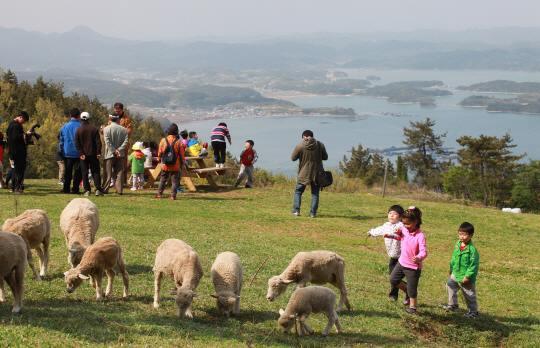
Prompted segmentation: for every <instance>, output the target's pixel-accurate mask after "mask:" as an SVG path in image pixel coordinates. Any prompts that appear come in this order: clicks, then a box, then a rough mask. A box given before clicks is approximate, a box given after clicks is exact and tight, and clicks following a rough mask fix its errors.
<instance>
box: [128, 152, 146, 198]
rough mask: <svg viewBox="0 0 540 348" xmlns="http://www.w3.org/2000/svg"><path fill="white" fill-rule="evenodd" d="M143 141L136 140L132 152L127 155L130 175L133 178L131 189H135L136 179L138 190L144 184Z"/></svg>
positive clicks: (144, 159)
mask: <svg viewBox="0 0 540 348" xmlns="http://www.w3.org/2000/svg"><path fill="white" fill-rule="evenodd" d="M143 146H144V145H143V143H142V142H140V141H138V142H136V143H135V145H133V148H132V149H133V152H132V153H131V155H129V158H128V161H129V162H131V175H132V178H133V187H132V188H131V191H137V181H138V182H139V188H138V189H139V190H142V188H143V186H144V162H145V161H146V155H145V154H144V152H143V150H144V149H143Z"/></svg>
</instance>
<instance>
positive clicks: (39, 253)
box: [36, 245, 45, 277]
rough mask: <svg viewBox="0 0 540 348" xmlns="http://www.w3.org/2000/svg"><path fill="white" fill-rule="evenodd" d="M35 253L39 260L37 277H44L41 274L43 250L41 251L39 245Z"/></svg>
mask: <svg viewBox="0 0 540 348" xmlns="http://www.w3.org/2000/svg"><path fill="white" fill-rule="evenodd" d="M36 253H37V256H38V259H39V270H40V271H39V275H40V276H42V277H44V276H45V275H44V274H43V261H44V260H43V250H41V247H40V246H39V245H38V246H37V247H36Z"/></svg>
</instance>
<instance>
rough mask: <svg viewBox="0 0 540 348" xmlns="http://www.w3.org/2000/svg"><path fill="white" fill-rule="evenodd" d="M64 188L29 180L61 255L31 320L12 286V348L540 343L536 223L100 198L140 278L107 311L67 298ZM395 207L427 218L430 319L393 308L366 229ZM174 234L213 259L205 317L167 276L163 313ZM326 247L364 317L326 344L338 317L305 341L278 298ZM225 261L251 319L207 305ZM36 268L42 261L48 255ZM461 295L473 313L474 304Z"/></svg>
mask: <svg viewBox="0 0 540 348" xmlns="http://www.w3.org/2000/svg"><path fill="white" fill-rule="evenodd" d="M59 189H60V187H59V186H58V185H56V181H54V180H28V181H27V190H28V193H27V194H24V195H22V196H20V197H19V200H18V211H19V214H20V213H21V212H22V211H24V210H26V209H37V208H39V209H43V210H45V211H46V212H47V214H48V215H49V217H50V219H51V221H52V232H51V233H52V245H51V257H50V264H49V271H48V274H47V276H46V277H45V278H44V280H43V281H41V282H38V281H36V280H33V279H32V273H31V270H30V269H29V267H27V272H26V279H25V286H26V292H25V297H24V307H23V309H22V311H21V313H18V314H13V313H11V309H12V307H13V297H12V295H11V292H10V291H9V290H7V299H6V302H4V303H0V346H6V347H7V346H11V347H17V346H32V347H49V346H73V347H79V346H87V345H88V346H116V345H124V346H152V347H154V346H163V347H168V346H183V347H208V346H217V347H256V346H271V347H290V346H297V345H298V344H299V345H301V346H303V347H312V346H314V347H323V346H324V347H338V346H339V347H340V346H422V347H424V346H433V347H457V346H459V347H461V346H470V347H492V346H499V347H526V346H529V347H535V346H538V345H539V342H540V303H539V302H540V286H539V285H540V267H539V264H538V259H539V256H540V252H539V250H540V248H539V247H540V238H539V237H540V233H539V231H538V230H539V226H540V216H538V215H528V214H511V213H503V212H500V211H497V210H492V209H479V208H474V207H467V206H463V205H453V204H445V203H435V202H420V201H413V200H407V199H393V198H391V197H389V198H385V199H382V198H380V197H376V196H374V195H372V194H366V193H360V194H334V193H326V192H322V193H321V201H320V202H321V203H320V209H319V213H318V218H317V219H309V218H308V217H307V213H308V212H309V199H310V197H309V196H310V195H309V194H305V195H304V202H303V209H302V216H301V217H293V216H290V215H289V214H288V213H289V211H291V209H292V191H291V190H276V189H251V190H248V189H232V188H230V187H221V188H220V189H219V190H212V189H209V188H206V189H203V190H201V191H198V192H195V193H183V194H179V195H178V200H177V201H171V200H169V199H168V195H166V196H164V199H161V200H157V199H154V198H153V197H154V195H155V190H143V191H142V192H140V191H139V192H136V193H132V192H131V191H129V190H127V191H126V194H125V195H124V196H117V195H115V194H114V193H113V194H110V195H108V196H106V197H94V196H92V197H89V198H90V199H91V200H92V201H93V202H94V203H96V205H97V206H98V208H99V211H100V220H101V226H100V229H99V231H98V233H97V236H96V237H105V236H112V237H114V238H116V240H117V241H118V242H119V243H120V245H121V246H122V249H123V255H124V259H125V261H126V264H127V270H128V272H129V274H130V280H131V286H130V295H129V297H128V298H127V300H122V281H121V277H117V278H116V280H115V286H114V291H113V293H112V295H111V296H109V298H107V299H105V300H104V301H103V302H101V303H97V302H96V301H95V291H94V290H93V289H92V288H91V287H90V285H89V283H88V282H86V283H85V284H83V285H82V286H81V287H80V288H78V289H77V290H76V291H75V292H74V293H73V294H68V293H67V292H66V291H65V288H66V286H65V283H64V276H63V273H64V272H65V271H66V270H68V269H69V266H70V265H69V264H68V262H67V254H68V252H67V248H66V245H65V241H64V237H63V234H62V232H61V231H60V229H59V219H60V214H61V212H62V210H63V209H64V207H65V206H66V205H67V204H68V203H69V202H70V200H71V199H73V198H75V196H72V195H61V194H58V193H57V192H58V190H59ZM113 192H114V191H113ZM165 193H167V191H166V192H165ZM79 197H81V196H79ZM165 197H166V198H167V199H165ZM392 204H401V205H402V206H403V207H407V206H409V205H416V206H418V207H419V208H420V209H422V211H423V213H424V224H423V225H422V230H423V231H424V233H425V235H426V238H427V246H428V253H429V256H428V258H427V259H426V260H425V261H424V269H423V271H422V278H421V279H420V284H419V295H418V299H419V312H420V315H419V316H418V317H414V316H410V315H407V314H405V313H404V312H403V311H402V308H403V306H402V304H401V303H402V301H403V298H402V297H401V294H400V301H399V302H398V303H395V302H393V301H390V300H389V299H388V297H387V293H388V291H389V284H388V266H387V264H386V262H385V260H384V258H383V255H382V254H381V251H380V250H379V246H378V245H377V241H376V240H375V239H373V238H370V239H366V237H365V235H366V233H365V232H367V231H369V230H370V229H371V228H374V227H376V226H379V225H381V224H382V223H384V222H385V221H386V212H387V209H388V207H389V206H390V205H392ZM14 214H15V210H14V199H13V196H12V195H11V194H10V193H8V190H0V220H1V223H3V221H4V220H5V219H7V218H12V217H14ZM463 221H469V222H471V223H473V224H474V226H475V229H476V233H475V235H474V238H473V242H474V244H475V245H476V247H477V248H478V250H479V252H480V261H481V263H480V273H479V276H478V279H477V291H478V299H479V305H480V316H479V317H478V318H476V319H474V320H467V319H465V318H463V314H464V313H465V310H464V309H462V310H461V311H460V312H459V313H446V312H445V311H444V310H442V309H441V308H440V307H441V305H443V304H446V302H447V300H446V292H445V282H446V280H447V278H448V269H449V265H448V263H449V260H450V257H451V253H452V250H453V246H454V244H455V242H456V240H457V227H458V226H459V224H461V223H462V222H463ZM168 238H178V239H181V240H184V241H185V242H187V243H188V244H189V245H191V246H192V247H193V248H194V249H195V250H196V251H197V252H198V254H199V256H200V257H201V260H202V263H203V267H204V271H205V275H204V277H203V279H202V280H201V284H200V286H199V288H198V289H197V292H198V293H199V294H200V295H202V297H199V298H196V299H194V302H193V309H194V319H188V318H179V317H177V316H176V304H175V302H174V298H173V297H172V296H170V295H167V293H168V292H169V291H170V290H172V289H173V288H174V284H173V282H172V281H170V280H167V279H166V280H164V281H163V288H162V297H161V307H160V308H159V309H157V310H156V309H154V308H153V306H152V303H153V281H154V276H153V272H152V267H153V264H154V257H155V253H156V250H157V247H158V246H159V245H160V244H161V243H162V242H163V241H164V240H165V239H168ZM380 242H381V245H383V248H384V244H383V241H382V240H380ZM319 249H325V250H330V251H334V252H336V253H338V254H339V255H341V256H342V257H343V258H344V259H345V261H346V263H347V266H346V269H345V279H346V282H347V289H348V292H349V300H350V302H351V305H352V309H351V310H346V309H344V311H343V312H341V313H339V317H340V321H341V325H342V326H343V333H342V334H337V333H336V331H335V328H334V329H332V331H331V334H330V335H329V336H328V337H326V338H323V337H321V335H320V334H321V332H322V330H323V328H324V326H325V325H326V317H325V316H324V315H323V314H316V315H311V316H310V318H309V319H308V323H309V324H310V325H311V326H312V327H313V329H314V330H315V335H313V336H308V337H302V338H300V339H298V340H297V338H296V337H295V335H294V332H293V331H294V330H293V331H292V332H289V333H288V334H284V333H282V332H281V329H280V327H279V325H278V323H277V319H278V317H279V314H278V311H279V309H280V308H285V306H286V304H287V302H288V299H289V298H290V295H291V293H292V291H293V287H292V286H290V287H289V289H288V290H287V292H286V293H285V294H284V295H282V296H281V297H279V298H278V299H277V300H276V301H275V302H269V301H267V300H266V298H265V296H266V292H267V280H268V278H270V277H272V276H274V275H277V274H279V273H281V272H282V271H283V270H284V269H285V267H286V266H287V265H288V263H289V262H290V260H291V259H292V258H293V257H294V255H296V253H298V252H300V251H311V250H319ZM223 251H233V252H235V253H237V254H238V255H239V256H240V258H241V259H242V263H243V266H244V277H245V279H244V288H243V292H242V304H241V312H240V315H238V316H237V317H231V318H229V319H224V318H222V317H221V316H220V315H219V313H218V311H217V309H216V304H215V300H214V299H213V298H211V297H210V296H209V295H210V294H212V293H214V292H213V291H214V288H213V284H212V280H211V278H210V267H211V265H212V263H213V262H214V260H215V257H216V256H217V254H218V253H220V252H223ZM267 257H268V261H267V263H266V264H265V265H264V266H263V267H262V269H261V270H260V272H259V273H258V275H257V277H256V278H255V280H254V282H253V285H252V286H249V282H250V280H251V278H252V277H253V275H254V274H255V272H256V271H257V269H258V268H259V266H260V265H261V264H262V262H263V261H264V260H265V259H266V258H267ZM34 260H35V261H36V264H37V256H34ZM104 282H105V280H104ZM329 286H330V285H329ZM332 289H333V290H334V291H336V292H337V293H338V294H339V292H338V291H337V289H335V288H332ZM459 299H460V305H461V307H462V308H463V307H464V305H463V302H462V300H463V298H462V297H461V296H460V298H459Z"/></svg>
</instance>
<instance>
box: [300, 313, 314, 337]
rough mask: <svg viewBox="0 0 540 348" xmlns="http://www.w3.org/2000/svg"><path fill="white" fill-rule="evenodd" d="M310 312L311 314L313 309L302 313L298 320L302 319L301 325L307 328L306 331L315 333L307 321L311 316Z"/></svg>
mask: <svg viewBox="0 0 540 348" xmlns="http://www.w3.org/2000/svg"><path fill="white" fill-rule="evenodd" d="M310 314H311V311H310V312H306V313H304V314H302V315H301V316H300V317H299V318H298V320H299V321H300V327H302V326H303V327H304V328H305V329H306V331H307V332H308V334H310V335H313V332H314V331H313V329H312V328H310V327H309V326H308V324H307V323H306V321H307V318H308V317H309V315H310ZM300 331H302V330H300Z"/></svg>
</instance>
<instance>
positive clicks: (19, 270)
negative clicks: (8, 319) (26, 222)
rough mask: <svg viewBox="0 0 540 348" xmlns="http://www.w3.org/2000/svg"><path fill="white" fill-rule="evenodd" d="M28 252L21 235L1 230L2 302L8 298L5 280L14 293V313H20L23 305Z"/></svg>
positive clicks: (0, 281)
mask: <svg viewBox="0 0 540 348" xmlns="http://www.w3.org/2000/svg"><path fill="white" fill-rule="evenodd" d="M27 253H28V251H27V249H26V243H25V242H24V240H23V239H22V237H21V236H19V235H18V234H16V233H13V232H4V231H2V230H0V302H4V301H5V300H6V295H5V293H4V280H5V281H6V282H7V283H8V285H9V287H10V289H11V292H12V293H13V300H14V304H13V310H12V312H13V313H18V312H19V311H20V310H21V308H22V305H23V296H24V271H25V270H26V260H27V255H28V254H27Z"/></svg>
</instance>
